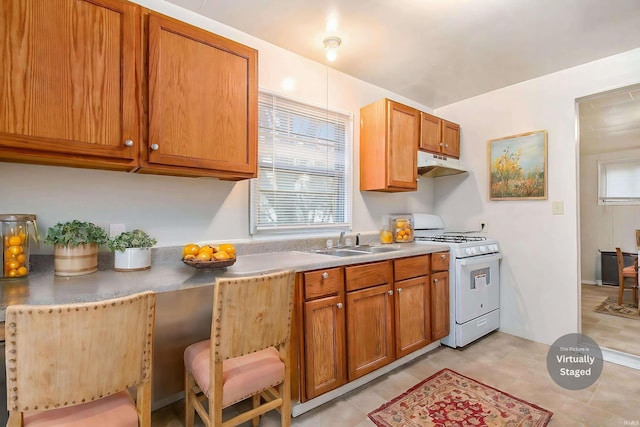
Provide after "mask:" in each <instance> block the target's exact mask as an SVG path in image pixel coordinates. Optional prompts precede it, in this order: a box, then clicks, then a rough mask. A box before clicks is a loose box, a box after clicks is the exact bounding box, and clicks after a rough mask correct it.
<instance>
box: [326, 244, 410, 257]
mask: <svg viewBox="0 0 640 427" xmlns="http://www.w3.org/2000/svg"><path fill="white" fill-rule="evenodd" d="M397 250H400V247H398V246H369V245H360V246H349V247H341V248H327V249H316V250H314V251H313V253H316V254H322V255H332V256H338V257H349V256H356V255H366V254H380V253H385V252H393V251H397Z"/></svg>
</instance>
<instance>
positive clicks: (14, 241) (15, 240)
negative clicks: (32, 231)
mask: <svg viewBox="0 0 640 427" xmlns="http://www.w3.org/2000/svg"><path fill="white" fill-rule="evenodd" d="M8 243H9V246H20V245H21V244H22V239H21V238H20V236H11V237H9V241H8Z"/></svg>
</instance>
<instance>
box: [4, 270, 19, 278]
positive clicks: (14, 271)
mask: <svg viewBox="0 0 640 427" xmlns="http://www.w3.org/2000/svg"><path fill="white" fill-rule="evenodd" d="M7 276H9V277H18V270H9V274H7Z"/></svg>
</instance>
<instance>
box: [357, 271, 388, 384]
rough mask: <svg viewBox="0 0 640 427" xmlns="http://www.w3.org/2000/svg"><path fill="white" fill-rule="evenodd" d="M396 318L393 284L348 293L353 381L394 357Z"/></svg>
mask: <svg viewBox="0 0 640 427" xmlns="http://www.w3.org/2000/svg"><path fill="white" fill-rule="evenodd" d="M393 319H394V315H393V290H392V285H391V284H390V283H389V284H386V285H381V286H376V287H374V288H367V289H363V290H360V291H354V292H348V293H347V352H348V354H349V360H348V367H349V381H353V380H355V379H356V378H359V377H361V376H363V375H365V374H368V373H369V372H371V371H375V370H376V369H378V368H380V367H382V366H384V365H386V364H388V363H390V362H391V361H392V360H393V359H394V348H393V347H394V346H393V344H394V338H393V328H394V326H393V323H394V321H393Z"/></svg>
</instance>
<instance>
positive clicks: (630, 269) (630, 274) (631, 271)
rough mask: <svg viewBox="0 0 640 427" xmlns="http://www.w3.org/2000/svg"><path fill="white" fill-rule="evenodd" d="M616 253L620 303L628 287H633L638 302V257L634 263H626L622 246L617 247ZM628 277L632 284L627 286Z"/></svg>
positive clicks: (634, 296)
mask: <svg viewBox="0 0 640 427" xmlns="http://www.w3.org/2000/svg"><path fill="white" fill-rule="evenodd" d="M616 255H617V257H618V304H622V299H623V298H622V297H623V294H624V291H625V290H626V289H631V290H632V292H633V301H634V302H635V303H637V302H638V258H636V259H635V261H634V264H633V265H629V266H625V265H624V256H623V254H622V251H621V250H620V248H616ZM627 279H632V280H630V281H628V282H629V283H630V284H631V286H629V287H627V288H625V282H627Z"/></svg>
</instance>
